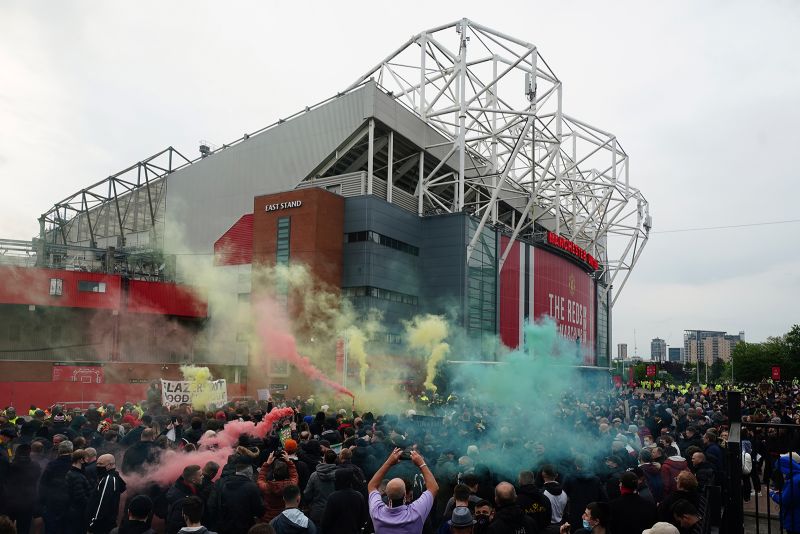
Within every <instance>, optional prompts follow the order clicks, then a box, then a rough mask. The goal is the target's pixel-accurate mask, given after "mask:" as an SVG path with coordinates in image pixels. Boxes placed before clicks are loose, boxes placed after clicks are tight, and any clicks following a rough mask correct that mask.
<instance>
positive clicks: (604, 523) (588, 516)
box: [560, 502, 612, 534]
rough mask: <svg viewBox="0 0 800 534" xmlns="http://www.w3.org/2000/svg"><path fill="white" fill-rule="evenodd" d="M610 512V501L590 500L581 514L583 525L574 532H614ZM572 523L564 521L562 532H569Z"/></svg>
mask: <svg viewBox="0 0 800 534" xmlns="http://www.w3.org/2000/svg"><path fill="white" fill-rule="evenodd" d="M610 514H611V512H610V511H609V508H608V503H604V502H590V503H589V504H588V505H586V509H585V510H584V511H583V514H582V515H581V526H580V527H578V528H577V529H576V530H574V531H573V532H578V533H579V534H609V533H610V532H612V531H611V530H610V527H609V521H610ZM572 528H573V527H572V525H570V524H569V523H564V524H563V525H561V529H560V534H569V532H570V531H571V529H572Z"/></svg>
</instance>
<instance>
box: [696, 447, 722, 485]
mask: <svg viewBox="0 0 800 534" xmlns="http://www.w3.org/2000/svg"><path fill="white" fill-rule="evenodd" d="M692 473H694V476H695V477H697V483H698V484H699V485H700V490H701V491H702V490H703V489H705V488H706V487H707V486H713V485H715V484H716V478H717V476H716V471H715V470H714V466H713V465H711V464H710V463H709V462H708V461H707V460H706V455H705V454H704V453H702V452H699V451H698V452H696V453H694V454H692Z"/></svg>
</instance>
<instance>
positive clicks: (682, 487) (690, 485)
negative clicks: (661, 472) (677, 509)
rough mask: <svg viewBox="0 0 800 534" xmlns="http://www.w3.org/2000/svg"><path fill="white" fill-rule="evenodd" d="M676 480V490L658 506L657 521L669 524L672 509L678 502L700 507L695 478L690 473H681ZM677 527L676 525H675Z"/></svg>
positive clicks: (671, 519) (671, 518) (671, 517)
mask: <svg viewBox="0 0 800 534" xmlns="http://www.w3.org/2000/svg"><path fill="white" fill-rule="evenodd" d="M675 478H676V486H677V487H676V489H675V491H673V492H672V493H670V494H669V495H667V496H666V497H665V498H664V500H663V501H661V503H659V505H658V520H659V521H666V522H667V523H671V522H672V521H673V520H674V519H673V515H672V507H673V506H674V505H675V503H676V502H678V501H689V502H690V503H692V505H694V507H695V508H699V507H700V491H699V485H698V483H697V477H695V476H694V475H693V474H692V473H691V472H690V471H681V472H680V473H678V476H677V477H675ZM676 526H677V525H676Z"/></svg>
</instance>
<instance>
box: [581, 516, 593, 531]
mask: <svg viewBox="0 0 800 534" xmlns="http://www.w3.org/2000/svg"><path fill="white" fill-rule="evenodd" d="M583 528H585V529H586V530H592V525H590V524H589V520H588V519H584V520H583Z"/></svg>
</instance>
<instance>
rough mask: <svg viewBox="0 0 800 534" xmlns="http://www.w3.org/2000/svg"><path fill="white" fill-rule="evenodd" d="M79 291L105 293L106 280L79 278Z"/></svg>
mask: <svg viewBox="0 0 800 534" xmlns="http://www.w3.org/2000/svg"><path fill="white" fill-rule="evenodd" d="M78 291H82V292H86V293H105V292H106V283H105V282H93V281H91V280H78Z"/></svg>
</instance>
